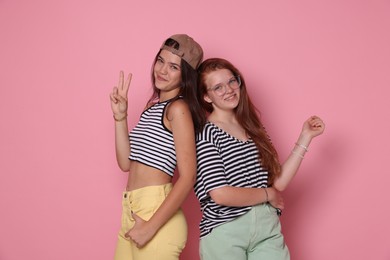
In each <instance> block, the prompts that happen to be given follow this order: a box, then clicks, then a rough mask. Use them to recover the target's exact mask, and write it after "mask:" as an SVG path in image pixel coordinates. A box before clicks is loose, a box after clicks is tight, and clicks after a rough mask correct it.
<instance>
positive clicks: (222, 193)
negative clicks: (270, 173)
mask: <svg viewBox="0 0 390 260" xmlns="http://www.w3.org/2000/svg"><path fill="white" fill-rule="evenodd" d="M267 190H268V189H267ZM267 190H266V189H265V188H241V187H233V186H225V187H221V188H217V189H215V190H212V191H210V196H211V198H212V199H213V200H214V201H215V202H216V203H217V204H219V205H223V206H229V207H246V206H253V205H257V204H261V203H264V202H268V200H269V197H268V196H269V194H268V192H267Z"/></svg>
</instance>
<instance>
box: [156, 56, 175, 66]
mask: <svg viewBox="0 0 390 260" xmlns="http://www.w3.org/2000/svg"><path fill="white" fill-rule="evenodd" d="M158 57H159V58H160V59H162V60H163V61H165V59H164V58H163V57H161V55H158ZM168 63H169V64H170V65H175V66H178V67H179V68H180V65H179V64H177V63H174V62H168Z"/></svg>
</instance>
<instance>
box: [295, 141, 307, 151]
mask: <svg viewBox="0 0 390 260" xmlns="http://www.w3.org/2000/svg"><path fill="white" fill-rule="evenodd" d="M295 145H296V146H299V147H301V148H303V149H304V150H305V151H306V152H308V151H309V150H308V149H307V146H304V145H302V144H298V143H295Z"/></svg>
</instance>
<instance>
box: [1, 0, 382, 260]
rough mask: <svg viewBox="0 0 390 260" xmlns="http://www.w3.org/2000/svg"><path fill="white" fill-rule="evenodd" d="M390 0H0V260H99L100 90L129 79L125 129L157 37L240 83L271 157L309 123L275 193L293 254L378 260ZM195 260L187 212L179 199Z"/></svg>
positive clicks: (193, 205) (107, 215) (102, 234)
mask: <svg viewBox="0 0 390 260" xmlns="http://www.w3.org/2000/svg"><path fill="white" fill-rule="evenodd" d="M389 14H390V2H389V1H388V0H382V1H379V0H372V1H363V0H360V1H358V0H354V1H352V0H350V1H348V0H341V1H340V0H331V1H309V0H297V1H263V0H260V1H255V0H253V1H245V0H244V1H234V2H229V1H226V0H212V1H210V0H207V1H206V0H199V1H183V0H180V1H179V0H175V1H150V0H143V1H124V0H122V1H121V0H110V1H102V0H95V1H79V0H68V1H51V0H36V1H27V0H25V1H22V0H20V1H17V0H16V1H15V0H13V1H11V0H0V35H1V36H0V37H1V40H0V96H1V102H0V119H1V128H0V131H1V134H0V207H1V214H0V259H1V260H19V259H45V260H46V259H47V260H52V259H55V260H69V259H102V260H103V259H104V260H105V259H112V256H113V252H114V248H115V243H116V236H117V231H118V229H119V225H120V214H121V205H120V200H121V198H120V197H121V192H122V190H123V188H124V185H125V174H123V173H121V171H120V170H119V169H118V167H117V165H116V162H115V154H114V131H113V130H114V123H113V119H112V113H111V110H110V104H109V98H108V94H109V92H110V91H111V88H112V87H113V86H114V85H115V84H116V83H117V78H118V74H119V73H118V72H119V70H121V69H123V70H125V71H126V72H130V71H131V72H132V73H133V74H134V76H133V82H132V85H131V92H130V93H131V94H130V97H129V102H130V110H129V113H130V114H129V118H128V120H129V124H130V126H133V125H134V124H135V123H136V121H137V118H138V116H139V114H140V112H141V110H142V108H143V106H144V104H145V102H146V99H147V98H148V97H149V95H150V94H151V91H150V79H149V72H150V68H151V63H152V59H153V57H154V55H155V54H156V52H157V50H158V48H159V46H160V44H161V42H162V40H163V39H165V38H166V37H167V36H169V35H171V34H175V33H187V34H189V35H191V36H193V37H194V38H195V39H196V40H197V41H198V42H200V43H201V45H202V46H203V47H204V50H205V57H206V58H208V57H215V56H218V57H224V58H227V59H229V60H230V61H232V62H233V63H234V64H235V65H237V66H238V67H239V68H240V70H241V71H242V72H243V74H244V76H245V77H246V80H247V83H248V85H249V91H250V92H251V95H252V98H253V100H254V101H255V103H256V104H258V106H259V108H260V109H261V111H262V115H263V121H264V123H265V124H266V126H267V127H268V131H269V133H270V135H271V137H272V139H273V141H274V143H275V145H276V146H277V149H278V151H279V152H280V157H281V159H284V158H286V156H287V155H288V154H289V152H290V151H291V149H292V147H293V144H294V142H295V140H296V138H297V137H298V134H299V131H300V128H301V125H302V122H303V121H304V120H305V119H306V118H307V117H309V116H310V115H312V114H317V115H319V116H321V117H322V118H323V119H324V121H325V122H326V132H325V134H324V135H323V136H321V137H319V138H318V139H316V140H314V141H313V142H312V145H311V146H310V151H309V153H308V154H307V156H306V158H305V160H304V164H303V165H302V167H301V169H300V172H299V174H298V176H297V177H296V178H295V180H294V181H293V182H292V184H291V186H290V187H289V188H288V189H287V190H286V191H285V193H284V195H285V199H286V202H287V206H286V209H285V211H284V215H283V216H282V218H281V220H282V223H283V228H284V233H285V237H286V240H287V243H288V245H289V248H290V250H291V255H292V259H294V260H295V259H300V260H313V259H315V260H329V259H375V260H389V259H390V246H389V245H390V244H389V239H388V237H389V234H390V224H389V219H390V210H389V206H388V205H389V195H390V191H389V190H390V189H389V181H390V177H389V176H390V172H389V170H388V168H385V167H384V166H386V165H388V162H389V161H388V155H389V147H390V140H389V136H388V133H389V129H390V123H389V121H390V120H389V119H390V115H389V105H388V102H389V87H390V47H389V46H390V36H389V35H390V15H389ZM184 209H185V212H186V215H187V217H188V223H189V225H190V237H189V242H188V245H187V247H186V249H185V251H184V253H183V255H182V259H190V260H192V259H195V260H196V259H198V234H199V233H198V227H197V226H198V222H199V217H200V213H199V207H198V204H197V201H196V200H195V199H194V195H193V194H191V196H190V197H189V199H188V200H187V202H186V204H185V205H184Z"/></svg>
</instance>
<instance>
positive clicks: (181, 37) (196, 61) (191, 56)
mask: <svg viewBox="0 0 390 260" xmlns="http://www.w3.org/2000/svg"><path fill="white" fill-rule="evenodd" d="M169 38H171V39H173V40H175V41H177V42H178V43H179V49H175V48H173V47H170V46H167V45H165V41H164V42H163V44H162V45H161V48H160V49H161V50H167V51H170V52H172V53H173V54H176V55H177V56H179V57H180V58H182V59H183V60H185V61H186V62H187V63H188V64H190V66H191V67H192V68H193V69H194V70H196V69H197V68H198V67H199V65H200V63H201V62H202V59H203V50H202V47H200V45H199V43H197V42H196V41H194V39H192V38H191V37H190V36H188V35H187V34H175V35H172V36H171V37H169Z"/></svg>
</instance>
